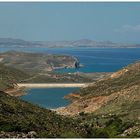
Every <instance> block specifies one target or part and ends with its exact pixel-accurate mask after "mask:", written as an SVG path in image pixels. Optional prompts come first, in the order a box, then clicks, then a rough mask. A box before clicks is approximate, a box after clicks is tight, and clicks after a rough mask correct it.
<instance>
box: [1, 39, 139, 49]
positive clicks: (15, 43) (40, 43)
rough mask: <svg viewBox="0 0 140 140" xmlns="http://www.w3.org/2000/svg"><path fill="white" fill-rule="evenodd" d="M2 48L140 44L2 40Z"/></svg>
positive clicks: (130, 45)
mask: <svg viewBox="0 0 140 140" xmlns="http://www.w3.org/2000/svg"><path fill="white" fill-rule="evenodd" d="M0 47H48V48H49V47H105V48H107V47H111V48H140V44H127V43H126V44H125V43H114V42H111V41H93V40H89V39H81V40H72V41H25V40H22V39H13V38H0Z"/></svg>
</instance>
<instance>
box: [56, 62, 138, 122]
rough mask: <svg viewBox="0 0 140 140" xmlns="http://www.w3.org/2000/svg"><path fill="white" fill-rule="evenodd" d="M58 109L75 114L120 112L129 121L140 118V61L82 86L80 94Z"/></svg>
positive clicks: (64, 112) (118, 113)
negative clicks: (64, 106) (70, 102)
mask: <svg viewBox="0 0 140 140" xmlns="http://www.w3.org/2000/svg"><path fill="white" fill-rule="evenodd" d="M58 112H59V113H62V114H68V115H76V114H79V112H85V113H91V112H94V114H96V115H103V114H117V115H124V118H127V119H130V120H139V117H140V62H137V63H135V64H131V65H129V66H127V67H125V68H123V69H122V70H120V71H118V72H116V73H113V74H112V75H111V76H109V77H107V78H104V79H102V80H99V81H97V82H95V83H94V84H91V85H90V86H89V87H86V88H83V89H81V90H80V97H79V98H78V99H76V100H74V101H73V103H72V104H71V105H69V106H67V107H66V108H64V109H60V110H59V111H58Z"/></svg>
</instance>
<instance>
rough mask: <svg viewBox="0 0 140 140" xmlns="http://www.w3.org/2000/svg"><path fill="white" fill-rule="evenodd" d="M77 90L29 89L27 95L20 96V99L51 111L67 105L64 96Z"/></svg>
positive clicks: (67, 102)
mask: <svg viewBox="0 0 140 140" xmlns="http://www.w3.org/2000/svg"><path fill="white" fill-rule="evenodd" d="M77 90H78V88H37V89H29V90H28V91H27V94H26V95H25V96H22V97H21V99H23V100H26V101H28V102H31V103H34V104H38V105H39V106H41V107H44V108H49V109H53V108H58V107H62V106H66V105H68V104H69V103H70V101H69V100H65V99H64V96H65V95H67V94H69V93H72V92H74V91H77Z"/></svg>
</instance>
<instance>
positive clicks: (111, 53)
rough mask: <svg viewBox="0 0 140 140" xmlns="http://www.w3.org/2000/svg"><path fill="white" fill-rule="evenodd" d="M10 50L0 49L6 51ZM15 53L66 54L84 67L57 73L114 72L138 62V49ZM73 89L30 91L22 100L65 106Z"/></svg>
mask: <svg viewBox="0 0 140 140" xmlns="http://www.w3.org/2000/svg"><path fill="white" fill-rule="evenodd" d="M8 50H11V48H10V47H9V48H0V51H1V52H3V51H8ZM13 50H16V51H29V52H42V53H51V54H67V55H73V56H75V57H77V58H78V60H79V61H80V63H81V64H83V65H84V67H81V68H79V69H60V70H57V72H77V71H80V72H87V73H88V72H114V71H117V70H119V69H121V68H122V67H124V66H127V65H128V64H130V63H134V62H135V61H138V60H140V48H88V47H85V48H84V47H81V48H33V47H32V48H14V49H13ZM74 90H75V88H58V89H56V88H54V89H53V88H52V89H30V90H28V91H27V95H25V96H23V97H21V98H22V99H24V100H26V101H29V102H31V103H34V104H38V105H40V106H42V107H45V108H57V107H61V106H66V105H68V104H69V103H70V102H69V101H68V100H64V99H63V96H65V95H67V94H69V93H71V92H73V91H74Z"/></svg>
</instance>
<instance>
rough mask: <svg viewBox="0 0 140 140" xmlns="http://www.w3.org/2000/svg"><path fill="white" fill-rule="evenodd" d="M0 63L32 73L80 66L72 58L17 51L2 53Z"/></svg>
mask: <svg viewBox="0 0 140 140" xmlns="http://www.w3.org/2000/svg"><path fill="white" fill-rule="evenodd" d="M0 61H1V62H2V63H4V64H5V65H7V66H12V67H14V68H17V69H20V70H24V71H26V72H31V73H34V72H47V71H52V70H54V69H59V68H74V67H77V66H78V65H79V62H78V60H77V59H76V58H75V57H72V56H67V55H51V54H46V53H29V52H28V53H27V52H17V51H9V52H5V53H0Z"/></svg>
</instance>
